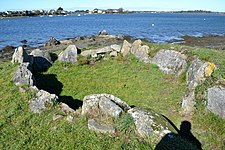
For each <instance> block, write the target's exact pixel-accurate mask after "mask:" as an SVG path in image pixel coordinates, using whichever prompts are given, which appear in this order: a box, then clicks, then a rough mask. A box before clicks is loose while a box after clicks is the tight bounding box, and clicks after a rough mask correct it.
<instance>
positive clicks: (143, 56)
mask: <svg viewBox="0 0 225 150" xmlns="http://www.w3.org/2000/svg"><path fill="white" fill-rule="evenodd" d="M132 53H133V54H134V55H135V56H136V57H137V58H138V59H139V60H140V61H142V62H145V63H149V62H150V59H149V56H148V53H149V46H147V45H143V46H139V48H138V49H136V51H134V50H133V51H132Z"/></svg>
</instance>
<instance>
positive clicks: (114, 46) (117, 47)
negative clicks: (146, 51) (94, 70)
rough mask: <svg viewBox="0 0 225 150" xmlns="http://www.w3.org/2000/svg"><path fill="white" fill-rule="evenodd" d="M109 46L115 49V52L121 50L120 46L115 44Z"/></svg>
mask: <svg viewBox="0 0 225 150" xmlns="http://www.w3.org/2000/svg"><path fill="white" fill-rule="evenodd" d="M110 47H111V49H112V50H114V51H117V52H120V50H121V46H120V45H117V44H113V45H111V46H110Z"/></svg>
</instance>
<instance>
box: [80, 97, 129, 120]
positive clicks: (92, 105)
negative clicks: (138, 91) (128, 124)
mask: <svg viewBox="0 0 225 150" xmlns="http://www.w3.org/2000/svg"><path fill="white" fill-rule="evenodd" d="M104 100H106V102H104ZM100 101H102V102H101V104H100ZM112 103H114V104H115V105H117V106H119V107H120V108H122V110H124V111H127V110H128V109H130V106H129V105H128V104H127V103H125V102H124V101H122V100H121V99H119V98H118V97H115V96H113V95H110V94H92V95H88V96H85V97H84V99H83V105H82V113H81V114H82V115H86V114H91V115H93V112H95V111H97V112H98V111H99V112H100V111H103V113H106V114H107V115H109V113H108V112H104V110H105V109H106V108H103V106H104V104H106V105H107V106H106V107H107V108H108V107H110V106H111V105H113V106H114V104H112ZM100 105H101V107H100ZM109 105H110V106H109ZM116 110H117V109H116ZM110 114H117V112H110ZM113 116H114V115H113Z"/></svg>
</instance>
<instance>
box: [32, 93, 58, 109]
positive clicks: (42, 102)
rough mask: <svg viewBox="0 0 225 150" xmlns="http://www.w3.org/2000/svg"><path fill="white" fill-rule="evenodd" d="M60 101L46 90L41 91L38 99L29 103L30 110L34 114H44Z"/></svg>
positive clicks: (37, 96) (37, 95)
mask: <svg viewBox="0 0 225 150" xmlns="http://www.w3.org/2000/svg"><path fill="white" fill-rule="evenodd" d="M57 100H58V96H56V95H55V94H50V93H48V92H46V91H44V90H40V91H39V92H38V93H37V94H36V97H35V98H33V99H31V100H30V101H29V107H30V110H31V111H32V112H34V113H42V112H43V111H46V110H49V109H51V108H52V106H53V105H54V104H55V103H56V101H57Z"/></svg>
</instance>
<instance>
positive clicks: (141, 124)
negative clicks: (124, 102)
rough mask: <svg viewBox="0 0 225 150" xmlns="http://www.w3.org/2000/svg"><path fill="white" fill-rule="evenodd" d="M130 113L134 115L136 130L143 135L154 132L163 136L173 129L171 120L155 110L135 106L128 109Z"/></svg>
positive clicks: (149, 134)
mask: <svg viewBox="0 0 225 150" xmlns="http://www.w3.org/2000/svg"><path fill="white" fill-rule="evenodd" d="M128 114H130V115H131V116H132V117H133V119H134V124H135V127H136V131H137V133H138V134H139V135H140V136H141V137H148V136H151V135H153V134H155V135H158V136H161V137H163V136H164V135H166V134H167V133H170V132H171V131H173V128H172V126H171V125H170V124H169V122H168V121H167V120H166V119H165V118H164V117H163V116H162V115H160V114H158V113H156V112H154V111H153V110H150V109H144V108H139V107H135V108H131V109H130V110H128Z"/></svg>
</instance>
